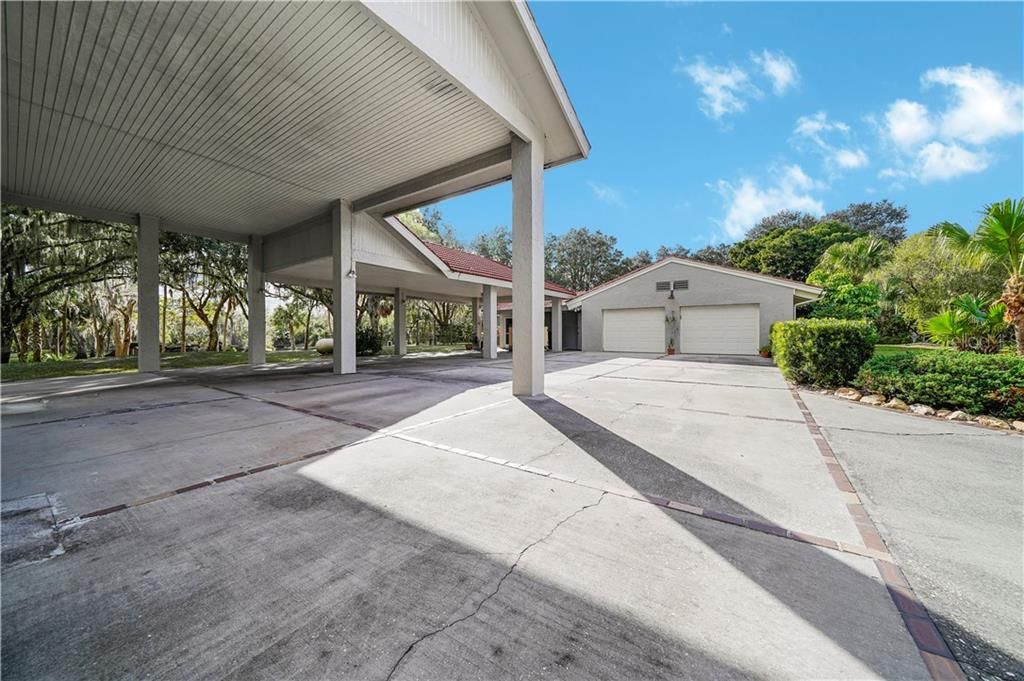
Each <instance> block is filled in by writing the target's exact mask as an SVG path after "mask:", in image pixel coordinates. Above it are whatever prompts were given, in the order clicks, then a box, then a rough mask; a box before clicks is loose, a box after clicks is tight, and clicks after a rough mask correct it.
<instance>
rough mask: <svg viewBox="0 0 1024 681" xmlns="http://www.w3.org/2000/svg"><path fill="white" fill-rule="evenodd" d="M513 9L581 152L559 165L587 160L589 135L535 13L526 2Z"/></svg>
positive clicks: (514, 2) (514, 4)
mask: <svg viewBox="0 0 1024 681" xmlns="http://www.w3.org/2000/svg"><path fill="white" fill-rule="evenodd" d="M512 7H513V9H514V10H515V14H516V17H517V18H518V19H519V23H520V25H521V26H522V27H523V31H524V32H525V33H526V36H527V37H528V38H529V39H530V46H531V47H532V48H533V53H534V55H536V57H537V61H538V62H539V63H540V65H541V69H542V70H543V72H544V77H545V78H546V79H547V82H548V85H549V86H550V87H551V92H552V94H553V95H554V96H555V99H556V100H557V101H558V105H559V107H560V108H561V109H562V115H564V116H565V120H566V122H567V123H568V124H569V128H570V129H571V130H572V134H573V137H575V138H576V145H577V146H578V147H579V150H580V153H579V155H578V156H576V157H574V158H571V159H564V160H562V161H559V162H558V164H561V163H567V162H569V161H571V160H577V159H580V158H586V157H587V156H588V155H589V154H590V140H589V139H587V133H586V131H584V130H583V124H582V123H581V122H580V119H579V116H577V115H576V109H575V107H573V105H572V100H571V99H569V93H568V92H567V91H566V89H565V83H564V82H563V81H562V76H561V75H560V74H559V73H558V68H557V67H556V66H555V62H554V60H553V59H551V53H550V52H549V51H548V46H547V43H546V42H545V41H544V36H543V35H542V34H541V32H540V29H539V28H537V21H536V20H535V19H534V18H533V12H532V11H530V6H529V5H528V4H527V3H526V2H525V1H524V0H512Z"/></svg>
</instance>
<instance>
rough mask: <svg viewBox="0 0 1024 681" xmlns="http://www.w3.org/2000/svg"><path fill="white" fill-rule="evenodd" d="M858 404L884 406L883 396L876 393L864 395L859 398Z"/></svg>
mask: <svg viewBox="0 0 1024 681" xmlns="http://www.w3.org/2000/svg"><path fill="white" fill-rule="evenodd" d="M860 403H861V404H885V395H879V394H878V393H875V394H874V395H865V396H864V397H862V398H860Z"/></svg>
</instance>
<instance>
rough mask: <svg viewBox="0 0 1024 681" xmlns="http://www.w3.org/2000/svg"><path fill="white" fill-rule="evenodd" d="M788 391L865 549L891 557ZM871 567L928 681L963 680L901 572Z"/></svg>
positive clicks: (881, 564)
mask: <svg viewBox="0 0 1024 681" xmlns="http://www.w3.org/2000/svg"><path fill="white" fill-rule="evenodd" d="M789 392H790V394H791V395H792V396H793V400H794V401H795V402H796V406H797V407H798V408H799V409H800V413H801V414H803V417H804V422H805V423H806V424H807V430H808V431H809V432H810V433H811V438H812V439H813V440H814V443H815V444H816V445H817V446H818V451H819V452H820V453H821V457H822V460H823V462H824V463H825V466H826V467H827V468H828V471H829V473H830V474H831V475H832V480H833V481H834V482H835V485H836V488H838V489H839V491H840V492H841V493H843V494H844V495H845V496H846V499H847V504H846V510H847V512H849V514H850V517H851V518H852V519H853V523H854V525H856V526H857V530H858V531H859V532H860V534H861V537H862V538H863V539H864V544H865V546H867V547H869V548H870V549H873V550H877V551H884V552H885V553H886V554H888V555H890V556H891V554H889V550H888V548H887V547H886V545H885V540H883V539H882V535H881V534H880V533H879V532H878V528H877V527H876V526H875V523H874V521H873V520H872V519H871V516H870V514H869V513H868V512H867V509H866V508H865V507H864V505H863V504H862V503H861V499H860V495H859V494H858V493H857V490H856V488H855V487H854V486H853V483H852V482H850V479H849V477H847V475H846V470H845V469H844V468H843V465H842V463H841V462H840V461H839V459H838V458H837V457H836V455H835V452H834V451H833V450H832V446H831V445H830V444H829V443H828V440H827V439H826V438H825V436H824V434H822V432H821V427H820V426H819V425H818V423H817V421H815V420H814V415H813V414H812V413H811V411H810V409H808V408H807V405H806V404H804V401H803V398H802V397H800V392H799V390H798V389H797V388H795V387H790V389H789ZM875 568H876V569H877V570H878V574H879V576H880V577H881V578H882V582H883V583H884V584H885V587H886V590H887V591H888V592H889V597H890V598H891V599H892V602H893V604H894V605H895V606H896V609H897V610H898V611H899V613H900V616H901V617H902V619H903V624H904V625H905V626H906V628H907V632H908V633H909V634H910V638H911V640H912V641H913V642H914V645H915V646H917V651H918V653H919V654H920V655H921V659H922V660H923V661H924V664H925V667H927V669H928V673H929V674H931V676H932V679H934V680H935V681H945V680H946V679H955V680H958V681H959V680H962V681H966V678H967V677H966V675H965V674H964V671H963V669H962V668H961V667H960V665H959V663H958V662H957V660H956V658H955V657H954V656H953V653H952V652H951V651H950V649H949V646H948V645H947V644H946V641H945V639H944V638H943V636H942V632H941V631H940V630H939V628H938V627H937V626H935V622H934V621H933V620H932V618H931V615H930V614H929V613H928V609H927V608H926V607H925V606H924V604H923V603H921V601H920V600H919V599H918V598H917V595H916V594H915V593H914V589H913V587H911V586H910V581H909V580H907V578H906V576H905V575H904V574H903V571H902V570H901V569H900V567H899V565H898V564H897V563H896V559H895V558H892V557H890V559H889V560H888V561H883V560H877V559H876V560H875Z"/></svg>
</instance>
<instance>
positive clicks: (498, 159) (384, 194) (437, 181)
mask: <svg viewBox="0 0 1024 681" xmlns="http://www.w3.org/2000/svg"><path fill="white" fill-rule="evenodd" d="M511 158H512V147H511V145H508V144H506V145H505V146H503V147H499V148H498V149H492V150H491V151H486V152H484V153H482V154H477V155H476V156H473V157H471V158H467V159H466V160H464V161H460V162H458V163H454V164H452V165H449V166H445V167H444V168H439V169H437V170H434V171H432V172H429V173H425V174H423V175H420V176H419V177H416V178H413V179H411V180H407V181H406V182H402V183H401V184H397V185H395V186H393V187H388V188H387V189H382V190H381V191H379V192H374V193H373V194H371V195H369V196H364V197H362V198H359V199H356V200H355V201H353V202H352V212H353V213H359V212H364V211H365V212H374V211H377V210H379V209H381V208H386V209H387V210H388V212H395V213H398V212H402V211H403V210H406V206H405V205H401V201H402V199H408V197H411V196H415V195H416V194H421V193H422V192H425V191H429V190H431V189H434V188H436V187H439V186H441V185H443V184H445V183H447V182H451V181H452V180H457V179H459V178H460V177H463V176H465V175H471V174H473V173H478V172H480V171H482V170H487V169H488V168H493V167H494V166H498V165H501V164H502V163H508V162H509V160H511ZM429 200H434V199H429ZM396 202H398V203H397V204H396ZM410 205H411V204H410Z"/></svg>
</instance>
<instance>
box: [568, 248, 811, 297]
mask: <svg viewBox="0 0 1024 681" xmlns="http://www.w3.org/2000/svg"><path fill="white" fill-rule="evenodd" d="M669 263H676V264H679V265H689V266H691V267H697V268H700V269H705V270H712V271H715V272H722V273H723V274H731V275H733V276H737V277H742V278H744V279H753V280H755V281H763V282H764V283H766V284H774V285H776V286H785V287H787V288H792V289H793V290H794V292H796V293H801V294H803V295H804V296H808V300H814V299H816V298H818V297H819V296H820V295H821V294H822V292H823V290H824V289H821V288H818V287H817V286H811V285H810V284H807V283H805V282H802V281H796V280H795V279H785V278H783V277H775V276H772V275H770V274H759V273H757V272H748V271H746V270H741V269H738V268H736V267H727V266H725V265H712V264H711V263H707V262H703V261H701V260H694V259H693V258H680V257H678V256H669V257H667V258H662V259H661V260H658V261H657V262H653V263H651V264H650V265H644V266H643V267H638V268H637V269H635V270H632V271H631V272H627V273H625V274H623V275H621V276H618V277H616V278H615V279H612V280H611V281H606V282H605V283H603V284H599V285H598V286H595V287H594V288H592V289H590V290H589V291H585V292H583V293H581V294H579V295H578V296H576V297H575V298H573V299H572V300H570V301H568V304H570V305H575V304H576V303H580V302H582V301H583V300H585V299H586V298H589V297H590V296H591V295H593V294H595V293H598V292H600V291H604V290H606V289H609V288H611V287H613V286H618V285H619V284H624V283H625V282H627V281H629V280H630V279H633V278H634V277H637V276H639V275H641V274H643V273H644V272H650V271H653V270H656V269H658V268H659V267H663V266H665V265H668V264H669Z"/></svg>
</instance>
